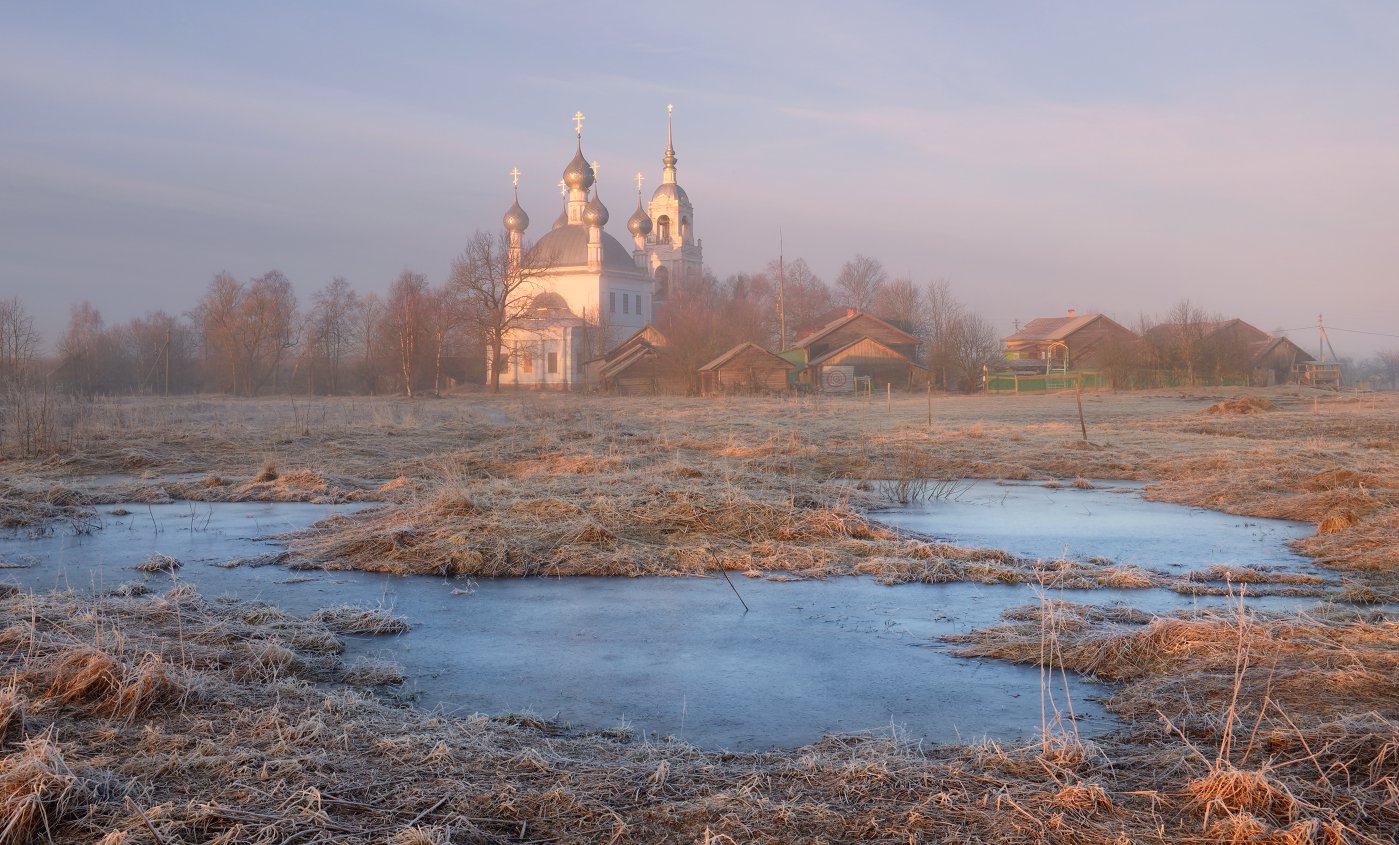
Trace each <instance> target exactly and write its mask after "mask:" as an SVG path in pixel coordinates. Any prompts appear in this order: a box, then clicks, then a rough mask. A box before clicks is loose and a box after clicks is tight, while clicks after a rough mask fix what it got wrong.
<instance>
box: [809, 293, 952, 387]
mask: <svg viewBox="0 0 1399 845" xmlns="http://www.w3.org/2000/svg"><path fill="white" fill-rule="evenodd" d="M782 357H783V358H785V359H787V360H789V361H792V362H793V363H795V364H796V365H797V367H798V368H800V379H801V381H802V383H804V384H811V385H824V384H825V383H826V382H825V381H824V380H823V379H822V377H821V374H822V372H823V370H824V369H825V368H829V367H849V368H852V369H850V370H846V372H849V373H850V374H851V375H852V376H853V377H854V378H857V379H864V378H868V379H869V380H870V383H871V384H872V385H880V386H882V385H885V384H890V385H893V386H894V387H900V388H903V387H909V386H912V385H913V384H914V383H915V382H917V381H919V380H921V379H922V378H924V377H925V376H926V375H927V369H926V368H924V367H920V366H918V364H916V363H914V362H915V361H917V360H918V338H916V337H914V336H913V335H911V334H909V333H908V332H906V331H904V330H903V329H900V328H899V327H897V326H894V325H891V324H890V323H887V322H885V321H884V320H881V319H879V318H878V317H876V316H874V315H873V314H868V313H866V312H864V311H858V310H856V309H854V308H837V309H835V310H834V311H831V312H828V313H827V314H825V315H823V316H822V317H821V318H819V319H817V320H816V321H815V322H813V323H812V324H811V325H810V326H809V327H807V328H805V329H799V330H798V331H797V340H796V343H795V344H794V345H793V346H792V348H791V349H789V350H787V351H786V352H783V353H782Z"/></svg>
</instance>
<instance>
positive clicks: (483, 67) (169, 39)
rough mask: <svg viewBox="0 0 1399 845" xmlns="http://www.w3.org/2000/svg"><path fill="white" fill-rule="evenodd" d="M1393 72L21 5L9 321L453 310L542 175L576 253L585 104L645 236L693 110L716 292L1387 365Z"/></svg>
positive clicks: (1091, 5)
mask: <svg viewBox="0 0 1399 845" xmlns="http://www.w3.org/2000/svg"><path fill="white" fill-rule="evenodd" d="M1395 44H1399V4H1396V3H1393V2H1389V1H1388V0H1380V2H1346V0H1328V2H1306V3H1304V2H1287V0H1269V1H1268V2H1219V0H1212V2H1185V1H1184V0H1182V1H1180V2H1159V3H1156V2H1133V3H1122V2H1116V0H1114V2H1042V3H1028V2H993V3H984V2H903V3H895V2H861V3H850V2H838V3H826V2H804V3H802V4H776V3H774V4H761V3H752V2H746V3H730V2H704V3H662V4H648V3H554V2H532V3H509V2H495V3H473V2H454V1H453V0H400V2H368V0H365V1H364V2H355V0H341V2H320V3H318V2H300V3H287V2H284V1H283V2H266V3H264V2H257V0H249V2H239V3H189V2H169V3H158V2H141V0H128V1H127V2H122V3H110V2H92V3H79V2H63V0H54V2H46V3H6V4H3V5H0V115H3V118H0V297H9V296H18V297H19V298H20V299H21V300H22V301H23V302H24V304H25V306H26V307H27V308H28V310H29V311H30V312H31V313H32V314H34V315H35V317H36V321H37V324H38V326H39V328H40V329H41V330H42V331H43V333H44V334H45V336H46V337H47V338H48V339H49V340H52V339H54V338H56V336H57V335H58V334H59V333H60V332H61V331H62V328H63V326H64V324H65V322H66V319H67V312H68V308H69V306H70V305H71V304H73V303H75V302H78V301H80V300H84V299H86V300H89V301H91V302H92V304H93V305H95V306H96V307H97V308H98V309H100V310H101V312H102V314H103V315H104V316H105V317H106V318H107V320H108V322H119V321H124V320H126V319H129V318H131V317H134V316H138V315H140V314H142V313H144V312H145V311H147V310H152V309H156V308H164V309H166V310H169V311H173V312H182V311H185V310H188V309H189V308H191V307H193V306H194V304H195V303H196V302H197V300H198V298H199V297H200V295H201V294H202V293H203V291H204V290H205V288H206V287H207V285H208V283H209V280H210V279H211V278H212V277H213V276H214V275H215V274H216V273H218V272H220V271H227V272H230V273H232V274H234V275H235V276H237V277H238V278H241V279H247V278H250V277H252V276H255V275H258V274H261V273H264V272H266V271H268V270H271V269H278V270H281V271H282V272H284V273H285V274H286V275H287V276H288V277H289V278H290V279H291V280H292V282H293V283H294V285H295V286H296V288H297V290H298V293H299V294H300V296H301V298H302V300H303V302H304V301H306V300H308V299H309V296H310V294H311V292H312V291H314V290H315V289H316V288H319V287H320V286H322V285H324V284H325V283H326V282H328V281H330V280H331V279H332V278H333V277H336V276H344V277H345V278H347V279H348V280H349V281H350V282H351V283H352V284H353V285H354V286H355V287H356V288H357V289H359V290H361V291H371V290H375V291H383V290H385V289H387V287H388V285H389V283H390V282H391V281H392V279H393V278H394V277H395V276H397V275H398V274H399V273H400V272H401V271H402V270H404V269H413V270H415V271H417V272H421V273H424V274H426V275H427V277H428V278H429V280H432V281H441V280H442V279H444V278H445V277H446V275H447V273H448V271H449V268H450V265H451V261H452V259H453V257H454V256H455V255H456V254H457V253H458V252H459V251H460V250H461V248H462V246H463V245H464V244H465V242H466V240H467V239H468V238H469V237H470V236H471V234H472V233H473V232H475V231H476V230H478V229H485V230H492V231H494V230H497V229H499V227H500V225H501V224H500V219H501V216H502V214H503V213H504V212H505V209H506V208H507V207H509V205H510V202H511V196H510V190H511V178H510V170H511V169H512V168H516V167H518V168H519V169H520V171H521V174H522V175H521V177H520V201H521V204H522V205H523V206H524V208H525V210H526V211H527V212H528V213H529V214H530V216H531V219H532V225H531V228H530V231H529V232H528V233H527V235H533V236H536V237H537V236H538V235H541V234H543V233H544V232H546V231H547V230H548V226H549V225H550V223H551V222H552V220H553V218H554V217H555V216H556V214H557V212H558V208H559V199H558V193H557V187H556V185H557V182H558V180H559V177H560V174H561V173H562V171H563V168H564V165H565V164H567V162H568V160H569V159H570V158H571V157H572V154H573V144H574V129H573V122H572V115H573V114H574V112H575V111H580V110H581V111H582V112H583V113H584V114H585V115H586V116H587V119H586V122H585V125H584V131H583V148H584V152H585V154H586V155H587V156H588V157H589V158H590V159H595V160H597V161H598V162H599V163H600V165H601V168H600V172H599V189H600V193H601V197H602V199H603V200H604V201H605V202H606V203H607V204H608V206H609V207H610V209H611V211H612V215H611V216H612V221H613V222H612V223H610V224H609V226H608V230H609V231H610V232H611V233H612V234H613V235H615V236H619V237H622V239H623V240H625V237H624V236H625V235H626V231H625V221H626V218H627V216H628V215H629V214H630V212H631V210H632V209H633V208H634V207H635V202H636V188H635V183H634V181H633V180H634V174H635V173H636V172H638V171H641V172H642V173H643V174H644V175H645V177H646V186H647V187H646V190H647V196H648V197H649V192H650V190H651V189H652V188H654V186H655V185H656V184H658V182H659V179H660V171H661V161H660V159H661V155H662V153H663V151H664V148H665V127H666V105H667V104H671V103H673V104H674V106H675V117H674V121H675V148H676V152H677V155H678V156H679V182H680V184H681V185H682V186H683V187H684V188H685V189H686V191H687V192H688V193H689V195H690V198H691V199H692V200H693V202H694V205H695V219H694V231H695V234H696V236H697V237H699V238H701V239H702V240H703V243H704V257H705V263H706V265H707V266H708V267H709V269H711V270H712V271H713V272H714V273H715V274H716V275H718V276H719V277H720V278H723V277H725V276H726V275H728V274H731V273H738V272H753V271H757V270H760V269H762V268H763V266H764V265H765V264H766V263H767V262H768V261H769V260H770V259H772V258H774V257H776V255H777V252H778V244H779V238H780V239H781V241H782V243H783V245H784V250H785V254H786V256H787V258H788V259H789V260H791V259H793V258H796V257H801V258H804V259H805V260H806V261H807V262H808V264H810V266H811V267H812V269H813V270H815V272H816V273H817V274H818V275H820V276H822V277H823V278H825V279H826V280H828V281H832V280H834V278H835V276H836V274H837V273H838V272H839V269H840V266H841V264H842V263H843V262H845V261H846V260H848V259H849V258H851V257H853V256H854V255H855V254H857V253H863V254H866V255H871V256H874V257H876V258H878V259H879V260H880V261H882V262H883V264H884V265H885V267H886V268H887V269H888V270H889V272H890V274H891V275H894V276H910V277H912V278H913V279H914V280H915V281H918V282H924V281H928V280H933V279H946V280H947V281H948V282H949V283H950V284H951V286H952V289H953V291H954V293H955V294H956V295H957V296H958V297H959V298H961V299H962V300H963V301H965V302H966V303H968V304H969V305H970V306H971V307H972V308H974V309H975V310H977V311H979V312H981V313H982V314H983V315H984V316H986V317H987V318H988V319H990V320H992V321H993V323H994V324H995V325H996V326H997V327H999V328H1001V329H1003V330H1004V331H1005V332H1006V333H1007V334H1009V333H1010V331H1011V330H1012V328H1013V324H1014V321H1016V320H1019V321H1020V322H1022V323H1023V322H1025V321H1027V320H1029V319H1031V318H1034V317H1036V316H1050V315H1057V314H1061V313H1063V312H1064V311H1065V310H1066V309H1068V308H1076V309H1077V310H1078V311H1079V312H1080V313H1084V312H1087V311H1103V312H1105V313H1107V314H1109V315H1110V316H1113V317H1115V318H1116V319H1118V320H1119V321H1120V322H1123V323H1125V324H1128V325H1133V324H1135V323H1136V322H1137V320H1138V319H1139V317H1141V316H1142V315H1160V314H1163V313H1164V312H1166V311H1167V310H1168V309H1169V308H1170V307H1171V306H1173V305H1174V304H1176V303H1177V302H1179V301H1180V300H1182V299H1186V298H1188V299H1190V300H1191V301H1192V302H1194V303H1196V304H1198V305H1200V306H1202V307H1203V308H1204V309H1205V310H1206V311H1207V312H1210V313H1212V314H1213V313H1217V314H1219V315H1221V316H1227V317H1242V318H1243V319H1245V320H1248V321H1249V322H1252V323H1254V324H1256V325H1258V326H1259V327H1260V328H1263V329H1265V330H1269V331H1271V330H1274V329H1279V328H1286V329H1293V330H1294V331H1291V332H1290V333H1289V335H1290V336H1291V337H1293V338H1294V339H1295V340H1297V341H1298V342H1300V343H1302V344H1303V346H1304V347H1307V348H1311V347H1312V346H1314V345H1315V337H1316V332H1315V330H1314V329H1306V328H1303V327H1308V326H1314V325H1315V324H1316V318H1317V314H1318V313H1324V314H1325V315H1326V323H1327V325H1328V326H1330V327H1333V328H1339V329H1348V330H1349V331H1344V332H1341V331H1337V332H1333V334H1332V342H1333V345H1334V346H1335V347H1336V351H1337V352H1338V353H1339V354H1341V355H1356V356H1361V357H1363V356H1364V355H1366V354H1369V353H1370V352H1373V351H1374V350H1376V349H1379V348H1396V347H1399V338H1395V337H1383V336H1381V335H1383V334H1389V335H1399V319H1396V318H1399V50H1395V49H1394V45H1395ZM1359 331H1364V332H1375V333H1380V334H1358V333H1357V332H1359Z"/></svg>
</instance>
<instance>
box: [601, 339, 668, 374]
mask: <svg viewBox="0 0 1399 845" xmlns="http://www.w3.org/2000/svg"><path fill="white" fill-rule="evenodd" d="M659 354H660V350H658V349H657V348H656V347H654V346H652V345H651V344H649V343H647V342H646V341H641V342H640V343H638V344H636V345H635V346H633V347H632V348H631V349H629V350H627V351H626V352H625V353H623V354H621V355H619V356H617V357H616V358H614V359H612V360H611V361H608V362H607V363H606V364H603V365H602V369H600V370H599V371H598V375H599V376H601V377H602V378H605V379H607V378H612V377H613V376H616V375H619V374H621V373H624V372H626V370H627V368H628V367H630V366H631V365H632V364H635V363H636V362H638V361H640V360H642V359H643V358H646V357H648V356H652V355H659Z"/></svg>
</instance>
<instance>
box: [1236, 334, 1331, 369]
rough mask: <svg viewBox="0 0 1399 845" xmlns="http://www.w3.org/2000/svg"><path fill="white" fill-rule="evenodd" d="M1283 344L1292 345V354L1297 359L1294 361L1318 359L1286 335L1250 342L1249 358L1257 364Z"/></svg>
mask: <svg viewBox="0 0 1399 845" xmlns="http://www.w3.org/2000/svg"><path fill="white" fill-rule="evenodd" d="M1283 345H1286V346H1290V347H1292V349H1293V353H1292V354H1293V357H1294V359H1295V360H1294V363H1298V364H1305V363H1306V362H1308V361H1315V360H1316V358H1314V357H1313V356H1312V355H1311V354H1310V353H1308V352H1307V350H1305V349H1303V348H1302V347H1300V346H1298V345H1297V344H1295V343H1293V342H1292V340H1291V339H1289V338H1286V337H1270V338H1268V339H1267V340H1257V341H1254V342H1253V343H1250V344H1249V345H1248V355H1249V360H1250V362H1252V363H1253V364H1255V365H1256V364H1258V362H1259V361H1262V360H1263V359H1264V358H1266V357H1267V356H1268V355H1270V354H1271V353H1272V351H1273V350H1274V349H1277V348H1278V347H1279V346H1283Z"/></svg>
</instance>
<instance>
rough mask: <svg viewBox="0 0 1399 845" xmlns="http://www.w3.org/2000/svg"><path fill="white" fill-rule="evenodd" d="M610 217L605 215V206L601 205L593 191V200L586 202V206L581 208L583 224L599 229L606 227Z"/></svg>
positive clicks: (595, 192)
mask: <svg viewBox="0 0 1399 845" xmlns="http://www.w3.org/2000/svg"><path fill="white" fill-rule="evenodd" d="M610 219H611V217H610V215H608V213H607V206H605V205H603V204H602V200H601V199H599V198H598V195H597V191H593V198H592V199H590V200H588V204H587V205H585V206H583V222H584V223H586V224H587V225H589V226H597V227H599V228H601V227H603V226H606V225H607V221H608V220H610Z"/></svg>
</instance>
